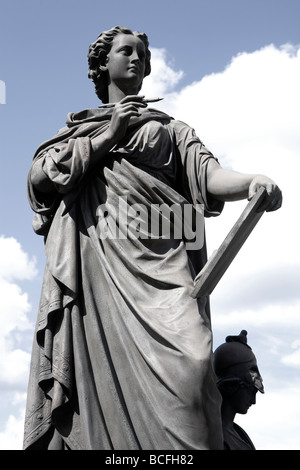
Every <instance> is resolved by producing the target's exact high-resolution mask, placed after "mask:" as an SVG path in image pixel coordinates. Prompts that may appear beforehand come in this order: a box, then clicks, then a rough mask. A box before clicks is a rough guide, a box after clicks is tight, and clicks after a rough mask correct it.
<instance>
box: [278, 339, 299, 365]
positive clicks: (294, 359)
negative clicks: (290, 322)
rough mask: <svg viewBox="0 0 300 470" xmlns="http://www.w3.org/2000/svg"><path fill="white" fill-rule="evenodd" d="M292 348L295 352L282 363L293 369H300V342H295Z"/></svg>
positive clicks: (288, 355) (284, 358)
mask: <svg viewBox="0 0 300 470" xmlns="http://www.w3.org/2000/svg"><path fill="white" fill-rule="evenodd" d="M291 348H292V349H294V350H295V351H293V352H292V353H290V354H287V355H286V356H284V357H283V358H282V363H283V364H286V365H289V366H292V367H297V368H300V340H299V339H297V340H295V341H293V342H292V344H291Z"/></svg>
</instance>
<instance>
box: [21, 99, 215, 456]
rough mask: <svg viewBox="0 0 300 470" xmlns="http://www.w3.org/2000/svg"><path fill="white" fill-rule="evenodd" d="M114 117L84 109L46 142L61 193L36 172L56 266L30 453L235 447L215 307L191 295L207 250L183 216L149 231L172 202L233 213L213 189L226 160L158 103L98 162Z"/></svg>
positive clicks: (44, 319) (37, 201)
mask: <svg viewBox="0 0 300 470" xmlns="http://www.w3.org/2000/svg"><path fill="white" fill-rule="evenodd" d="M111 112H112V111H111V109H107V108H101V107H100V108H99V109H90V110H85V111H81V112H80V113H70V114H69V115H68V118H67V126H66V127H64V128H63V129H61V130H60V131H59V132H58V134H57V135H56V136H54V137H53V138H52V139H50V140H49V141H47V142H44V143H43V144H42V145H41V146H40V147H39V148H38V150H37V152H36V154H35V156H34V159H33V165H34V164H35V162H36V161H37V160H38V159H42V164H43V167H42V168H43V170H42V171H43V172H44V173H45V174H46V175H47V176H48V178H49V179H50V180H51V181H52V182H53V183H54V186H53V188H54V189H53V191H51V192H48V193H42V192H39V191H38V190H37V189H36V188H35V187H33V185H32V183H31V178H30V173H29V177H28V196H29V201H30V204H31V207H32V209H33V211H34V212H35V216H34V223H33V227H34V230H35V231H36V232H37V233H38V234H40V235H43V236H44V237H45V252H46V266H45V273H44V281H43V285H42V293H41V300H40V306H39V312H38V318H37V324H36V332H35V336H34V342H33V350H32V362H31V371H30V379H29V386H28V398H27V410H26V419H25V435H24V448H25V449H72V450H76V449H78V450H88V449H98V450H110V449H115V450H123V449H127V450H140V449H145V450H147V449H150V450H155V449H159V450H164V449H166V450H172V449H177V450H181V449H184V450H192V449H193V450H197V449H221V448H222V432H221V418H220V395H219V392H218V391H217V389H216V385H215V376H214V372H213V368H212V333H211V324H210V316H209V304H208V299H198V300H197V299H193V298H192V297H191V295H190V294H191V291H192V289H193V278H194V276H195V274H197V272H199V270H200V269H201V267H202V266H203V264H204V263H205V262H206V248H205V242H204V243H203V244H201V245H203V246H200V247H196V245H195V247H196V248H197V249H194V246H193V245H190V248H189V249H187V247H188V244H187V239H186V237H185V235H184V233H183V236H182V237H181V238H178V237H176V236H174V230H175V222H174V220H173V223H172V222H170V227H171V230H170V232H171V233H170V236H167V237H166V236H163V234H161V233H160V234H158V235H157V233H156V234H152V233H151V230H152V228H151V224H150V223H149V220H150V218H151V217H150V216H149V214H151V210H153V208H154V209H155V208H157V207H161V205H162V204H164V205H168V206H173V207H174V204H175V205H176V207H180V208H181V209H183V208H184V207H188V206H189V207H190V205H191V204H192V205H193V207H196V206H197V205H201V207H203V208H204V215H205V216H215V215H218V214H219V213H220V212H221V210H222V207H223V205H222V203H220V202H218V201H216V200H214V199H213V198H211V197H209V196H208V194H207V191H206V168H207V163H208V161H209V159H210V158H214V157H213V155H212V154H211V153H210V152H209V151H208V150H207V149H206V148H205V146H204V145H203V143H202V142H201V141H200V140H199V138H198V137H197V136H196V135H195V133H194V131H193V129H191V128H190V127H189V126H187V125H186V124H185V123H183V122H180V121H176V120H174V119H172V118H170V117H169V116H167V115H166V114H164V113H162V112H160V111H156V110H153V109H146V110H145V111H143V113H142V115H141V117H139V118H133V119H131V121H130V126H129V127H128V131H127V134H126V136H125V138H124V139H123V140H122V141H121V142H120V143H119V144H118V145H117V146H115V147H114V148H113V149H112V150H111V151H110V152H108V154H107V155H105V156H103V159H102V160H101V162H100V163H99V164H96V165H94V166H92V165H91V164H90V156H91V154H92V151H93V150H92V147H91V139H92V138H93V137H94V136H96V135H99V134H101V133H102V132H104V131H105V130H106V129H107V127H108V125H109V120H110V117H111ZM120 201H121V203H122V204H120ZM120 207H121V209H120ZM137 207H141V208H142V209H144V212H145V211H146V214H145V213H144V215H143V214H142V215H141V214H139V217H138V219H137V218H136V217H134V216H133V215H134V214H136V208H137ZM141 212H143V211H141ZM132 214H133V215H132ZM128 217H129V222H128ZM137 220H138V221H139V222H141V221H142V223H139V224H137ZM170 220H171V218H170ZM130 223H131V224H132V227H133V226H134V228H135V229H134V230H128V225H130ZM147 223H148V225H147ZM137 225H138V226H139V227H137ZM116 227H117V228H118V230H119V232H118V234H117V236H115V235H116ZM132 227H131V228H132ZM138 228H140V229H141V231H140V236H137V233H138V232H137V230H138ZM103 229H104V231H103Z"/></svg>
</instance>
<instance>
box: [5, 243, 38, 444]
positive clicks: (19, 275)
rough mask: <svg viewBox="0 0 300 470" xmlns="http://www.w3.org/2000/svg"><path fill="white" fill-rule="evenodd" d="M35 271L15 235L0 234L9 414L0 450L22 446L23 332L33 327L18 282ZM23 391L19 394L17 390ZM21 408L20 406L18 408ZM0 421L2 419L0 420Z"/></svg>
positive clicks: (26, 365)
mask: <svg viewBox="0 0 300 470" xmlns="http://www.w3.org/2000/svg"><path fill="white" fill-rule="evenodd" d="M36 274H37V271H36V267H35V259H30V258H29V257H28V255H27V253H25V252H24V251H23V249H22V247H21V245H20V244H19V243H18V242H17V241H16V240H15V239H14V238H5V237H3V236H1V237H0V298H1V302H0V322H1V329H0V385H1V400H0V402H1V416H5V417H6V416H7V412H8V410H12V409H13V408H15V407H17V411H16V413H17V414H16V415H14V414H12V413H11V414H10V415H9V417H8V419H7V418H5V419H7V421H6V424H5V427H4V429H1V433H0V448H1V449H7V450H9V449H21V448H22V435H23V427H24V403H25V395H26V393H25V391H26V389H27V381H28V372H29V364H30V352H28V351H27V350H24V335H25V333H26V332H28V331H32V330H33V325H32V323H31V322H30V321H29V319H28V316H27V315H28V313H29V312H30V309H31V307H30V304H29V301H28V295H27V293H26V292H23V291H22V288H21V287H20V285H19V284H16V283H15V281H17V282H18V283H20V282H22V281H29V280H33V279H34V277H35V275H36ZM20 391H22V393H20ZM20 407H21V408H20ZM1 421H2V422H3V421H4V419H1Z"/></svg>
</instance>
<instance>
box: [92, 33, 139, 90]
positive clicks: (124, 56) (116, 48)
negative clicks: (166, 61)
mask: <svg viewBox="0 0 300 470" xmlns="http://www.w3.org/2000/svg"><path fill="white" fill-rule="evenodd" d="M145 58H146V51H145V45H144V43H143V41H142V40H141V39H139V38H138V37H136V36H134V35H131V34H118V35H117V36H115V37H114V39H113V42H112V47H111V50H110V51H109V53H108V55H107V60H106V64H105V65H103V66H102V67H101V68H102V70H106V71H107V72H108V83H109V84H110V83H113V84H115V85H116V86H117V87H118V88H120V89H121V90H122V91H123V92H125V93H126V94H136V93H138V91H139V90H140V88H141V85H142V82H143V78H144V74H145Z"/></svg>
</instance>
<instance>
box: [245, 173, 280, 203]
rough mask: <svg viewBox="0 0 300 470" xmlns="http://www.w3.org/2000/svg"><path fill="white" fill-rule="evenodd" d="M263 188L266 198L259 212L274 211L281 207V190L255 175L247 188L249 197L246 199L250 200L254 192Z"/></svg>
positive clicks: (271, 181) (266, 179) (273, 183)
mask: <svg viewBox="0 0 300 470" xmlns="http://www.w3.org/2000/svg"><path fill="white" fill-rule="evenodd" d="M261 186H263V187H264V188H266V196H265V198H264V200H263V202H262V204H261V206H260V207H259V211H264V210H265V211H267V212H271V211H276V210H277V209H279V208H280V207H281V204H282V194H281V190H280V189H279V187H278V186H277V184H276V183H275V182H274V181H273V180H271V178H268V177H267V176H264V175H257V176H255V177H254V178H253V180H252V181H251V183H250V186H249V196H248V199H249V200H250V199H252V197H253V196H254V194H255V193H256V191H258V189H259V188H260V187H261Z"/></svg>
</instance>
